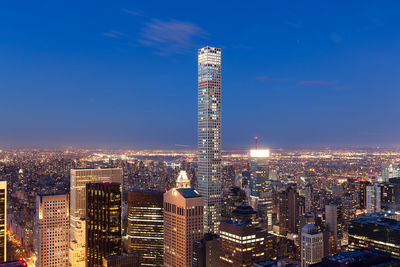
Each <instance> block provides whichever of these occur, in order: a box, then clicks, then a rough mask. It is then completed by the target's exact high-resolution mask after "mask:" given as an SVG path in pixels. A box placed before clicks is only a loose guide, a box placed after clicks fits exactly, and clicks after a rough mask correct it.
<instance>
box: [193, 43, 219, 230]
mask: <svg viewBox="0 0 400 267" xmlns="http://www.w3.org/2000/svg"><path fill="white" fill-rule="evenodd" d="M197 189H198V191H199V193H200V195H201V196H202V197H204V208H205V210H204V231H205V232H206V233H209V232H210V233H218V230H219V223H220V214H221V49H220V48H215V47H209V46H207V47H203V48H201V49H199V51H198V177H197Z"/></svg>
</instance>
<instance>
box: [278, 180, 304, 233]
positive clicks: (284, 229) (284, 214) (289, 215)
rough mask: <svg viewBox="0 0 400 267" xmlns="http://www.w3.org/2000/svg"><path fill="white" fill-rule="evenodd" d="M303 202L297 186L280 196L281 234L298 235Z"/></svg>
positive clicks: (291, 187) (289, 188) (292, 186)
mask: <svg viewBox="0 0 400 267" xmlns="http://www.w3.org/2000/svg"><path fill="white" fill-rule="evenodd" d="M300 205H301V202H300V199H299V194H298V193H297V187H296V185H295V184H291V185H289V187H288V188H287V189H286V190H285V191H283V192H281V193H280V194H279V214H278V215H279V233H280V234H281V235H284V236H286V235H287V234H288V233H296V234H297V233H298V226H299V216H300V215H301V214H300V211H301V210H302V209H301V208H300Z"/></svg>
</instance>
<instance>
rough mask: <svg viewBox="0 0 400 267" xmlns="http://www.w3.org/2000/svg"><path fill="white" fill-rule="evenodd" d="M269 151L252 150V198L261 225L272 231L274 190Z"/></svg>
mask: <svg viewBox="0 0 400 267" xmlns="http://www.w3.org/2000/svg"><path fill="white" fill-rule="evenodd" d="M268 158H269V150H268V149H253V150H250V166H251V168H250V197H251V204H252V207H253V208H254V209H255V210H256V211H257V213H258V217H259V218H260V219H261V224H262V226H263V227H265V228H267V229H268V230H272V190H271V187H270V183H269V179H268V177H269V166H268Z"/></svg>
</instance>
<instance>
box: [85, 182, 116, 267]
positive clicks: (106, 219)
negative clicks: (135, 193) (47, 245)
mask: <svg viewBox="0 0 400 267" xmlns="http://www.w3.org/2000/svg"><path fill="white" fill-rule="evenodd" d="M86 207H87V208H86V260H87V262H86V266H87V267H98V266H102V264H103V258H106V257H110V256H115V255H120V254H121V252H122V246H121V239H122V238H121V234H122V227H121V184H120V183H112V182H102V183H88V184H86Z"/></svg>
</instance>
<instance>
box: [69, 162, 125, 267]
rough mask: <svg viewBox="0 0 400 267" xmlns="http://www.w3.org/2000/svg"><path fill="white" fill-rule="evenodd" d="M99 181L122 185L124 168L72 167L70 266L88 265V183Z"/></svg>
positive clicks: (81, 266) (82, 266) (83, 266)
mask: <svg viewBox="0 0 400 267" xmlns="http://www.w3.org/2000/svg"><path fill="white" fill-rule="evenodd" d="M98 182H115V183H120V184H121V185H122V183H123V174H122V169H121V168H107V169H101V168H96V169H71V181H70V204H71V205H70V247H69V263H70V266H76V267H85V266H86V259H85V255H86V253H85V250H86V248H85V242H86V236H85V234H86V223H85V217H86V184H87V183H98ZM121 188H122V186H121Z"/></svg>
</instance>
